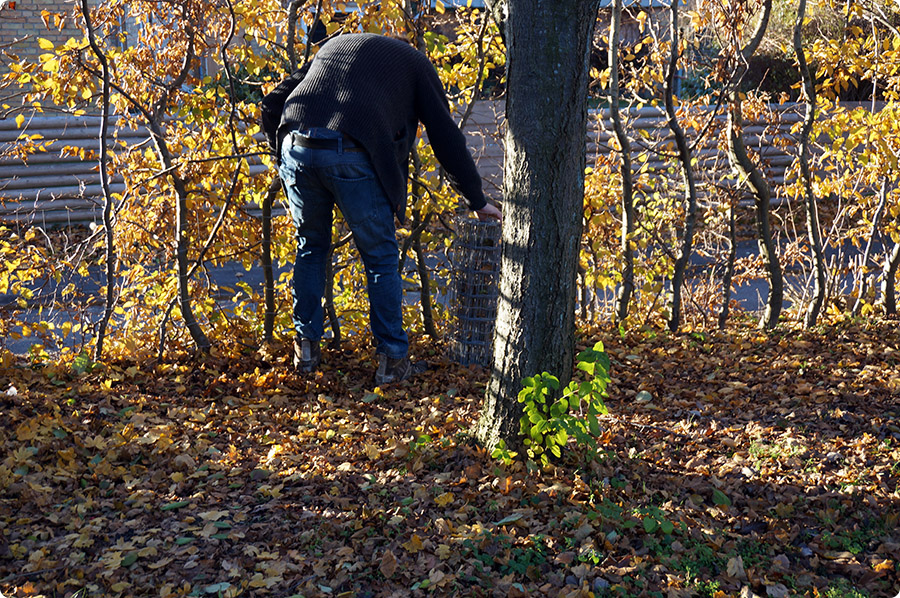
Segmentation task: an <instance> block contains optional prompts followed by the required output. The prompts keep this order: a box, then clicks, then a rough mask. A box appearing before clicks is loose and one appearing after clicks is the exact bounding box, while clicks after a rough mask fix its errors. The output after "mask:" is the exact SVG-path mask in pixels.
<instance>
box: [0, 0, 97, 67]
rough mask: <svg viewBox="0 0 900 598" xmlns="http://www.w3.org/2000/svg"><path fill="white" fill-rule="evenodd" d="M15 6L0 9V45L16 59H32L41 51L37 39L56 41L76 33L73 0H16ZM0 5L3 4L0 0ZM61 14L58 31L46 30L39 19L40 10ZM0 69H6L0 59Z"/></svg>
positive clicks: (77, 33)
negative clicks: (62, 26) (60, 26)
mask: <svg viewBox="0 0 900 598" xmlns="http://www.w3.org/2000/svg"><path fill="white" fill-rule="evenodd" d="M15 4H16V7H15V8H9V7H8V6H7V7H5V8H2V9H0V48H4V49H6V50H7V51H8V52H10V53H12V54H15V55H16V56H18V57H19V58H20V59H25V58H28V59H31V60H34V59H36V58H37V57H38V56H39V55H40V54H43V53H44V50H41V49H40V47H39V46H38V41H37V40H38V38H41V37H43V38H46V39H49V40H52V41H53V43H55V44H58V43H61V42H64V41H66V40H67V39H68V38H69V37H72V36H75V35H79V31H78V28H77V27H76V23H74V22H73V17H72V15H73V10H74V6H75V5H74V2H73V0H16V2H15ZM0 6H4V4H3V2H2V1H0ZM44 10H46V11H49V12H52V13H60V14H65V15H66V16H67V18H66V19H65V27H64V28H63V29H62V31H59V30H57V29H52V30H51V29H47V27H46V26H45V25H44V22H43V20H42V19H41V12H42V11H44ZM0 70H3V71H5V70H7V65H6V60H5V59H0Z"/></svg>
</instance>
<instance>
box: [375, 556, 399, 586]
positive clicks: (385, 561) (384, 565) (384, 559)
mask: <svg viewBox="0 0 900 598" xmlns="http://www.w3.org/2000/svg"><path fill="white" fill-rule="evenodd" d="M378 570H379V571H381V574H382V575H384V577H385V579H390V578H392V577H393V576H394V573H396V571H397V557H396V556H394V553H393V551H391V550H385V551H384V554H383V555H382V556H381V564H379V565H378Z"/></svg>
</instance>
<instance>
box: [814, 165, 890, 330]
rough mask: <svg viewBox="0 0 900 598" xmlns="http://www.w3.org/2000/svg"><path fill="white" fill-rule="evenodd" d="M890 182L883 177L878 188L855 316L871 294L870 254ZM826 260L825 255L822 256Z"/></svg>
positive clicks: (852, 310)
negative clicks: (876, 203)
mask: <svg viewBox="0 0 900 598" xmlns="http://www.w3.org/2000/svg"><path fill="white" fill-rule="evenodd" d="M887 196H888V184H887V178H886V177H885V178H883V179H881V187H880V188H879V189H878V206H877V207H876V208H875V215H874V216H872V226H871V227H870V228H869V238H868V239H867V240H866V249H865V251H863V254H862V255H861V256H860V258H859V269H858V271H859V292H858V293H857V294H856V302H855V303H854V304H853V309H851V310H850V313H851V314H853V315H854V316H856V315H859V312H860V310H861V309H862V305H863V303H864V302H865V300H866V295H868V294H869V272H868V268H869V256H870V255H871V254H872V243H873V242H874V241H875V236H876V235H877V234H878V229H879V228H880V227H881V218H882V216H883V215H884V209H885V207H886V205H887ZM822 259H823V262H824V257H823V258H822Z"/></svg>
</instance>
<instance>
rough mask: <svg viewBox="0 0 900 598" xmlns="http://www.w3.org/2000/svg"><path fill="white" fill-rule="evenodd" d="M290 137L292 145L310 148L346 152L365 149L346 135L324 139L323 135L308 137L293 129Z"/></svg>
mask: <svg viewBox="0 0 900 598" xmlns="http://www.w3.org/2000/svg"><path fill="white" fill-rule="evenodd" d="M288 138H289V139H290V142H291V145H294V146H299V147H305V148H309V149H327V150H334V151H345V152H361V151H365V150H363V148H361V147H359V146H358V145H356V143H354V142H353V141H350V140H349V139H347V138H346V137H344V138H342V139H324V138H321V137H307V136H305V135H303V134H301V133H298V132H297V131H293V132H291V133H290V134H289V135H288Z"/></svg>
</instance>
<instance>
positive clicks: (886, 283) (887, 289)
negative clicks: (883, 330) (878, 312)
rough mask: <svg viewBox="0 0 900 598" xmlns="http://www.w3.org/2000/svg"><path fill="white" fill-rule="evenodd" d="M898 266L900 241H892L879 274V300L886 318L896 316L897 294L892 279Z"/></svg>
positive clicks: (894, 277)
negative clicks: (892, 244)
mask: <svg viewBox="0 0 900 598" xmlns="http://www.w3.org/2000/svg"><path fill="white" fill-rule="evenodd" d="M898 266H900V243H894V247H893V248H892V249H891V253H890V255H888V257H887V259H885V260H884V269H883V271H882V276H881V301H882V303H884V315H885V316H887V317H888V318H896V317H897V295H896V292H895V289H896V286H895V284H894V281H895V280H896V277H897V267H898Z"/></svg>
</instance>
